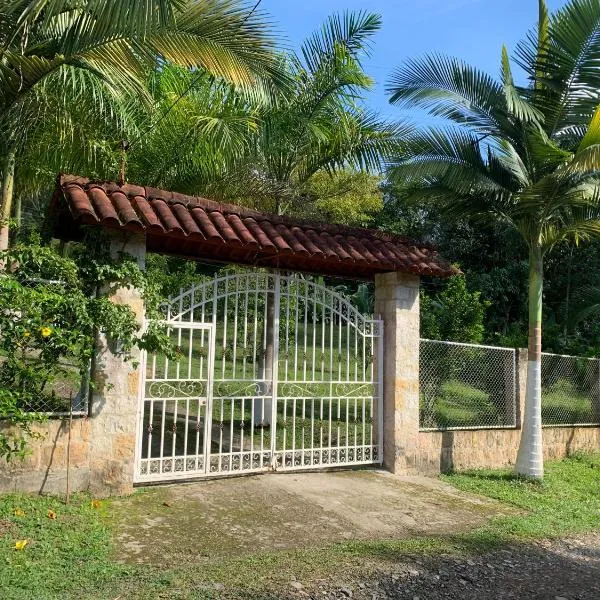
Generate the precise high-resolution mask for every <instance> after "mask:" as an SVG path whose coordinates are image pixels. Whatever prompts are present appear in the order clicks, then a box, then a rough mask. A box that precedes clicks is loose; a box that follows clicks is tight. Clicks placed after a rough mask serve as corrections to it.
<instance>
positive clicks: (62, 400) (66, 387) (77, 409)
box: [0, 357, 90, 416]
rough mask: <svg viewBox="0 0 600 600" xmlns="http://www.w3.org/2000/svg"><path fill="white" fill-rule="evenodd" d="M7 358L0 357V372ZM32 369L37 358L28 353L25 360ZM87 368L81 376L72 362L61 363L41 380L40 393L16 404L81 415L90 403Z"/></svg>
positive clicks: (50, 412)
mask: <svg viewBox="0 0 600 600" xmlns="http://www.w3.org/2000/svg"><path fill="white" fill-rule="evenodd" d="M5 361H6V358H4V357H0V375H1V373H2V367H3V364H4V362H5ZM24 362H25V363H26V364H28V365H29V367H28V368H30V369H31V372H32V373H35V372H36V365H37V363H38V359H37V358H35V357H28V358H26V359H25V361H24ZM89 383H90V373H89V369H88V370H87V372H86V373H84V375H83V377H82V376H81V373H80V371H79V368H78V367H77V366H75V365H72V364H67V363H63V364H61V365H60V368H59V369H58V370H57V372H55V373H54V374H53V377H52V378H48V380H47V381H42V382H40V385H39V389H40V393H39V394H38V395H36V396H35V397H34V398H32V399H28V400H20V401H19V408H21V409H23V410H24V411H26V412H36V413H43V414H46V415H49V416H65V415H68V414H70V406H72V407H73V415H76V416H84V415H87V414H88V407H89Z"/></svg>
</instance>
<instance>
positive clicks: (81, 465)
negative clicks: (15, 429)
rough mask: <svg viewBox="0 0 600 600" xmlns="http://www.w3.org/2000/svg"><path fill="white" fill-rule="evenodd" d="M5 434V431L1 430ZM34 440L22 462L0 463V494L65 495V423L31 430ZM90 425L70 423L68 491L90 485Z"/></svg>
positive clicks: (82, 421)
mask: <svg viewBox="0 0 600 600" xmlns="http://www.w3.org/2000/svg"><path fill="white" fill-rule="evenodd" d="M4 431H7V429H4ZM34 431H35V433H36V438H34V439H33V440H32V441H31V443H30V444H29V453H28V454H27V456H26V458H25V460H20V459H18V458H15V459H13V460H12V461H11V462H9V463H7V462H6V461H4V460H3V461H0V492H34V493H38V494H57V495H64V494H65V493H66V491H67V453H68V448H69V444H68V438H69V421H68V420H63V419H61V420H56V419H52V420H48V421H46V422H44V423H40V424H38V425H36V426H35V427H34ZM90 455H91V422H90V420H89V419H73V425H72V429H71V444H70V459H69V461H70V466H69V477H70V486H71V490H72V491H83V490H87V489H88V488H89V485H90Z"/></svg>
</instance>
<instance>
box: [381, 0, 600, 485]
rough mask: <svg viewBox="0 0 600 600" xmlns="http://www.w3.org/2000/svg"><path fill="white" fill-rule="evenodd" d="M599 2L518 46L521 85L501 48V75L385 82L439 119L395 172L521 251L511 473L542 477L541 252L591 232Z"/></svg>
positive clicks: (463, 67)
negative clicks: (501, 230)
mask: <svg viewBox="0 0 600 600" xmlns="http://www.w3.org/2000/svg"><path fill="white" fill-rule="evenodd" d="M599 60H600V1H599V0H571V1H570V2H569V3H568V4H567V5H565V6H564V7H563V8H561V9H560V10H558V11H556V12H555V13H554V14H552V15H549V14H548V11H547V8H546V4H545V2H544V0H540V3H539V22H538V24H537V27H536V28H535V29H534V30H532V31H531V32H529V34H528V35H527V37H526V38H525V40H524V41H523V42H521V43H520V44H519V45H518V47H517V50H516V63H517V64H518V65H519V66H520V67H521V68H522V69H524V70H525V72H526V74H527V76H528V79H529V85H528V86H526V87H521V86H519V85H517V84H516V83H515V81H514V79H513V76H512V73H511V63H510V60H509V57H508V53H507V51H506V48H503V50H502V60H501V80H500V81H497V80H496V79H494V78H493V77H491V76H489V75H487V74H485V73H482V72H480V71H479V70H477V69H476V68H473V67H471V66H469V65H467V64H465V63H464V62H462V61H461V60H458V59H455V58H449V57H445V56H441V55H437V54H436V55H430V56H426V57H425V58H422V59H419V60H411V61H408V62H406V63H405V64H404V65H403V66H401V67H400V68H399V69H398V70H397V71H396V72H395V73H394V75H393V76H392V78H391V81H390V83H389V86H388V90H389V92H390V94H391V98H390V102H392V103H393V104H397V105H400V106H409V107H419V108H424V109H426V110H427V111H428V112H429V113H430V114H431V115H434V116H435V117H437V118H443V119H445V120H446V121H447V122H448V126H446V127H438V128H428V129H422V130H420V131H418V132H416V133H414V134H413V135H411V136H409V139H408V141H407V147H406V152H405V154H404V155H403V156H401V157H400V158H399V159H398V160H397V161H396V163H395V165H394V166H393V169H392V171H391V173H392V176H393V177H394V178H395V179H396V180H398V181H401V182H403V185H404V186H405V187H406V188H407V190H408V192H409V193H410V194H411V195H412V196H413V197H414V198H417V199H418V198H420V199H422V200H423V201H427V202H438V203H440V204H441V205H442V206H443V207H444V208H445V209H446V210H447V211H448V213H449V214H451V215H454V216H469V217H474V218H483V219H493V220H496V221H499V222H500V223H504V224H506V225H507V226H511V227H514V228H515V229H516V230H517V231H518V232H519V233H520V234H521V236H522V238H523V240H524V241H525V243H526V244H527V247H528V249H529V362H528V369H527V395H526V404H525V414H524V420H523V432H522V435H521V444H520V447H519V452H518V456H517V461H516V466H515V471H516V473H518V474H522V475H525V476H530V477H534V478H541V477H543V453H542V431H541V350H542V329H541V325H542V284H543V265H544V256H545V255H546V254H547V253H548V252H549V251H550V250H552V248H553V247H555V246H556V245H557V244H561V243H569V242H570V243H578V242H580V241H581V240H587V239H589V238H591V237H592V236H596V235H598V234H600V220H598V219H599V218H600V107H599V106H598V104H599V101H600V68H598V61H599Z"/></svg>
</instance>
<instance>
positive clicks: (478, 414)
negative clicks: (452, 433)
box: [420, 379, 501, 429]
mask: <svg viewBox="0 0 600 600" xmlns="http://www.w3.org/2000/svg"><path fill="white" fill-rule="evenodd" d="M423 389H424V390H425V391H424V392H422V393H421V399H420V408H421V416H420V423H421V427H425V428H442V429H443V428H446V427H472V426H478V425H480V426H483V425H497V424H500V423H501V419H500V414H499V412H498V409H497V407H496V406H495V405H494V403H493V402H492V401H491V399H490V395H489V394H488V393H487V392H485V391H483V390H480V389H478V388H476V387H473V386H471V385H468V384H467V383H464V382H462V381H458V380H456V379H450V380H449V381H446V382H444V383H443V384H442V385H440V386H439V387H436V388H435V389H434V390H433V391H432V392H430V393H428V392H427V387H426V386H423Z"/></svg>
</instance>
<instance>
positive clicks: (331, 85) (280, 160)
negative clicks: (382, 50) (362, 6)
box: [211, 12, 403, 214]
mask: <svg viewBox="0 0 600 600" xmlns="http://www.w3.org/2000/svg"><path fill="white" fill-rule="evenodd" d="M380 25H381V20H380V18H379V16H377V15H375V14H371V13H366V12H360V13H344V14H341V15H340V14H338V15H333V16H331V17H330V18H329V19H328V20H327V21H326V22H325V24H324V25H323V27H322V28H321V29H320V30H319V31H317V32H315V33H314V34H313V35H312V36H311V37H310V38H309V39H307V40H306V41H305V42H304V44H303V45H302V47H301V49H300V53H299V54H290V55H288V56H287V57H285V60H284V63H283V64H284V65H285V67H286V69H287V72H288V73H289V77H290V79H291V81H292V83H291V85H290V88H289V89H288V90H287V93H286V95H285V98H284V99H283V100H282V101H281V102H280V103H278V104H277V105H276V106H275V107H271V108H268V109H266V110H265V111H263V112H262V114H261V119H260V130H259V134H258V136H256V138H255V141H254V144H253V147H252V148H251V149H250V152H249V153H247V154H246V155H245V156H244V157H243V159H242V160H240V161H237V164H236V166H235V168H234V169H232V170H231V171H230V177H228V178H227V177H226V178H225V181H222V182H221V183H220V185H215V186H213V189H212V190H211V194H213V195H217V194H219V193H221V194H223V195H227V197H228V198H230V199H232V198H233V199H236V200H237V201H238V202H240V203H244V204H254V205H256V206H257V208H263V209H269V210H272V211H274V212H277V213H285V212H290V211H294V213H296V214H297V213H298V212H299V211H300V212H302V210H303V209H305V204H306V196H307V194H306V193H305V190H304V189H303V188H304V185H305V184H306V182H307V181H308V180H309V179H310V178H311V177H312V176H313V175H314V174H315V173H318V172H321V171H327V172H332V171H335V170H337V169H340V168H351V169H362V170H366V171H375V172H377V171H379V170H380V169H381V167H382V164H383V160H384V159H385V157H386V156H389V155H391V153H392V152H393V151H394V150H396V149H397V147H398V140H399V139H400V137H401V134H402V132H403V127H402V126H401V125H399V124H394V123H387V122H385V121H383V120H382V119H380V118H379V117H378V115H377V114H375V113H373V112H372V111H369V110H367V109H365V108H364V107H363V105H362V103H361V100H362V94H364V92H365V91H366V90H368V89H369V88H370V87H371V85H372V82H371V80H370V79H369V77H368V76H367V75H366V74H365V72H364V70H363V68H362V65H361V58H362V57H363V56H365V55H367V54H368V52H369V50H370V43H371V38H372V36H373V35H374V33H375V32H377V30H378V29H379V27H380Z"/></svg>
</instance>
